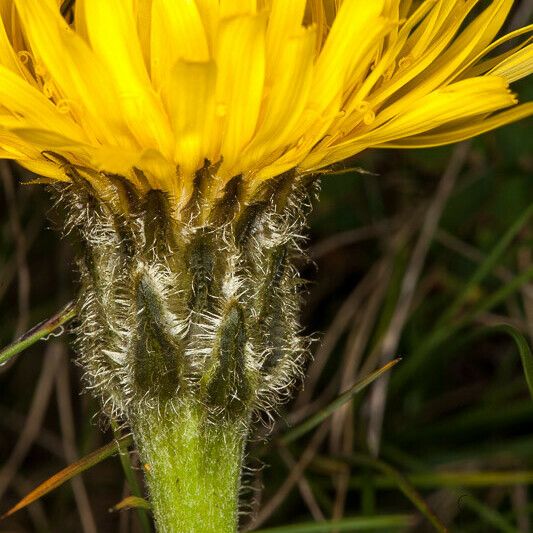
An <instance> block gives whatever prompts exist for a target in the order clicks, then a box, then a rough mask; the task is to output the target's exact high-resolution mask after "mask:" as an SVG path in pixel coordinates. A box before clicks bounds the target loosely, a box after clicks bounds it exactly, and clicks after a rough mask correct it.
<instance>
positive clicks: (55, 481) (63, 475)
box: [0, 435, 133, 520]
mask: <svg viewBox="0 0 533 533" xmlns="http://www.w3.org/2000/svg"><path fill="white" fill-rule="evenodd" d="M132 442H133V439H132V437H131V435H127V436H124V437H122V438H121V439H120V440H118V441H113V442H110V443H109V444H106V445H105V446H102V447H101V448H98V450H95V451H94V452H92V453H90V454H89V455H86V456H85V457H82V458H81V459H80V460H79V461H76V462H75V463H72V464H71V465H69V466H67V467H66V468H63V470H61V471H60V472H58V473H57V474H54V475H53V476H52V477H51V478H48V479H47V480H46V481H45V482H44V483H41V484H40V485H39V486H38V487H36V488H35V489H34V490H32V491H31V492H30V493H29V494H28V495H27V496H26V497H25V498H23V499H22V500H21V501H20V502H18V503H17V505H15V506H14V507H12V508H11V509H9V511H7V513H5V514H4V515H2V517H0V519H2V520H3V519H4V518H7V517H8V516H11V515H12V514H14V513H16V512H17V511H20V510H21V509H24V507H26V506H27V505H30V504H31V503H33V502H34V501H36V500H38V499H39V498H42V497H43V496H44V495H45V494H48V493H49V492H51V491H52V490H54V489H56V488H57V487H59V486H61V485H63V483H65V482H66V481H68V480H69V479H72V478H73V477H74V476H77V475H78V474H81V473H82V472H84V471H85V470H88V469H89V468H91V467H92V466H94V465H96V464H98V463H100V462H101V461H103V460H104V459H107V458H108V457H111V456H112V455H115V454H116V453H119V452H120V451H121V450H122V449H124V448H127V447H128V446H130V445H131V443H132Z"/></svg>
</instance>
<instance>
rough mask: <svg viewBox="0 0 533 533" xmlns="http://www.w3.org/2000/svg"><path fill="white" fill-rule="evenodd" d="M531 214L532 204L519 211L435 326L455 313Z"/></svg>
mask: <svg viewBox="0 0 533 533" xmlns="http://www.w3.org/2000/svg"><path fill="white" fill-rule="evenodd" d="M532 214H533V206H530V207H529V208H528V209H526V210H525V211H524V212H523V213H521V214H520V215H519V216H518V218H517V219H516V220H515V222H514V223H513V224H512V225H511V227H510V228H509V229H508V230H507V231H506V232H505V233H504V235H503V236H502V238H501V239H500V240H499V241H498V242H497V243H496V246H494V248H493V249H492V250H491V252H490V254H489V255H488V256H487V257H486V258H485V260H484V261H483V262H482V263H481V264H480V265H479V266H478V268H477V269H476V270H475V272H474V273H473V274H472V276H471V278H470V279H469V280H468V281H467V282H466V283H465V284H464V285H463V286H462V287H461V291H460V292H459V294H458V295H457V296H456V297H455V299H454V300H453V302H452V303H451V304H450V306H449V307H448V308H447V310H446V312H445V313H444V314H443V315H442V316H441V317H440V319H439V320H438V322H437V324H436V327H439V326H441V325H442V324H443V323H445V322H447V321H448V320H449V319H450V318H451V317H453V316H454V315H455V313H456V312H457V311H458V310H459V309H460V308H461V306H462V305H463V304H464V303H465V302H466V301H467V299H468V297H469V295H470V294H471V291H472V289H473V288H474V287H476V285H479V283H480V282H481V281H482V280H483V279H484V278H485V277H486V276H487V275H488V274H489V273H490V272H491V271H492V269H493V268H494V267H495V266H496V264H497V263H498V261H499V259H500V258H501V256H502V255H503V253H504V252H505V250H506V249H507V247H508V246H509V245H510V244H511V242H512V240H513V239H514V237H515V236H516V234H517V233H518V232H519V231H520V228H522V227H523V226H524V224H525V223H526V222H527V221H528V219H529V217H530V216H531V215H532Z"/></svg>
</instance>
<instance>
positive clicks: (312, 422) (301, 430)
mask: <svg viewBox="0 0 533 533" xmlns="http://www.w3.org/2000/svg"><path fill="white" fill-rule="evenodd" d="M400 361H401V359H400V358H398V359H394V360H393V361H390V362H389V363H387V364H386V365H384V366H383V367H381V368H379V369H378V370H375V371H374V372H372V373H370V374H369V375H368V376H366V377H364V378H363V379H360V380H359V381H357V382H356V383H355V384H354V385H352V386H351V387H350V388H349V389H348V390H347V391H345V392H343V393H342V394H341V395H340V396H338V397H337V398H336V399H335V400H333V402H331V403H330V404H329V405H328V406H327V407H324V409H321V410H320V411H319V412H318V413H316V414H314V415H313V416H311V417H310V418H308V419H307V420H305V421H304V422H302V423H301V424H299V425H297V426H296V427H294V428H293V429H291V430H290V431H288V432H287V433H285V435H283V437H281V438H280V439H279V442H280V443H281V444H288V443H290V442H292V441H294V440H296V439H298V438H299V437H301V436H302V435H304V434H305V433H307V432H308V431H311V430H312V429H313V428H314V427H316V426H318V424H320V423H321V422H322V421H323V420H325V419H326V418H327V417H328V416H330V415H332V414H333V413H334V412H335V411H336V410H337V409H338V408H339V407H341V406H342V405H344V404H345V403H347V402H349V401H350V400H351V399H352V398H353V397H354V396H355V395H356V394H358V393H359V392H361V391H362V390H363V389H364V388H365V387H368V385H370V384H371V383H372V382H373V381H375V380H376V379H377V378H379V377H380V376H381V375H383V374H384V373H385V372H387V371H388V370H390V369H391V368H392V367H393V366H395V365H396V364H398V363H399V362H400Z"/></svg>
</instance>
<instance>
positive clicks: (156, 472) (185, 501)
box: [134, 408, 245, 533]
mask: <svg viewBox="0 0 533 533" xmlns="http://www.w3.org/2000/svg"><path fill="white" fill-rule="evenodd" d="M169 411H170V410H169ZM134 434H135V438H136V440H137V444H138V446H139V449H140V452H141V457H142V460H143V462H144V463H145V471H146V479H147V482H148V488H149V492H150V499H151V503H152V510H153V513H154V518H155V521H156V525H157V530H158V531H159V532H160V533H234V532H235V531H237V517H238V498H239V489H240V475H241V466H242V456H243V446H244V439H245V435H244V434H243V431H242V429H241V427H240V426H239V427H237V426H235V425H231V424H227V423H225V422H221V423H220V424H212V423H207V422H206V421H205V419H204V418H202V416H201V415H200V414H199V410H198V409H195V408H181V409H180V411H179V412H178V413H175V412H173V411H172V412H168V413H166V414H156V413H153V414H150V413H149V414H148V415H146V413H143V416H142V417H139V421H138V423H137V424H136V427H134Z"/></svg>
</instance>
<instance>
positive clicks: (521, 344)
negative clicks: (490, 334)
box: [491, 324, 533, 399]
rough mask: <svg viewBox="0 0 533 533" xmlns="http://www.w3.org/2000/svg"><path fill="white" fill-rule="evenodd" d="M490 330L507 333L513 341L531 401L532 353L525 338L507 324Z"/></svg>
mask: <svg viewBox="0 0 533 533" xmlns="http://www.w3.org/2000/svg"><path fill="white" fill-rule="evenodd" d="M491 329H493V330H499V331H502V332H504V333H507V334H508V335H510V336H511V337H512V338H513V340H514V341H515V343H516V347H517V348H518V353H519V354H520V359H521V361H522V367H523V368H524V375H525V377H526V383H527V387H528V389H529V394H530V395H531V398H532V399H533V353H531V348H530V347H529V344H528V343H527V340H526V338H525V337H524V336H523V335H522V334H521V333H520V332H519V331H518V330H516V329H515V328H513V327H512V326H509V325H508V324H502V325H501V326H496V327H494V328H491Z"/></svg>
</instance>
